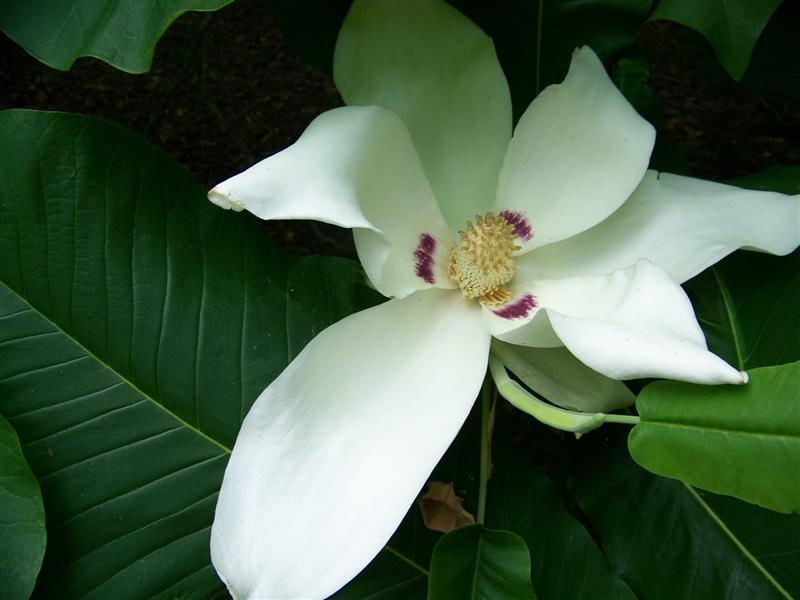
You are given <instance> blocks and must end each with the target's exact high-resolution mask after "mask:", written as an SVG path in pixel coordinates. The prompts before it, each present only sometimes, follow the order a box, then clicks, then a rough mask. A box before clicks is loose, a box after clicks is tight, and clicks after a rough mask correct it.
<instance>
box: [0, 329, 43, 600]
mask: <svg viewBox="0 0 800 600" xmlns="http://www.w3.org/2000/svg"><path fill="white" fill-rule="evenodd" d="M4 336H5V332H4ZM4 341H5V339H3V341H0V346H2V345H3V342H4ZM0 506H2V507H3V510H2V512H0V589H2V590H3V594H4V596H5V597H7V598H28V597H29V596H30V595H31V592H32V591H33V584H34V583H35V582H36V575H37V574H38V573H39V568H40V567H41V566H42V558H43V557H44V548H45V544H46V542H47V533H46V532H45V527H44V505H43V504H42V493H41V491H40V490H39V483H38V482H37V481H36V478H35V477H34V476H33V473H32V472H31V469H30V467H29V466H28V463H27V462H25V457H24V456H23V455H22V448H21V447H20V445H19V438H17V434H16V432H15V431H14V429H13V428H12V427H11V424H10V423H9V422H8V421H7V420H6V419H5V418H4V417H3V416H2V415H0Z"/></svg>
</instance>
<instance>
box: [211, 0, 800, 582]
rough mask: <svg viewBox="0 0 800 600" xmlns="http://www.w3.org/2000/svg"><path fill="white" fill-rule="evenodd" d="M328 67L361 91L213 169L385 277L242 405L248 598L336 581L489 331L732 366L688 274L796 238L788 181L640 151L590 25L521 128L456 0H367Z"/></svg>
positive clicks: (224, 568)
mask: <svg viewBox="0 0 800 600" xmlns="http://www.w3.org/2000/svg"><path fill="white" fill-rule="evenodd" d="M335 79H336V83H337V85H338V87H339V90H340V91H341V93H342V95H343V97H344V99H345V101H346V102H347V103H348V104H349V106H348V107H345V108H339V109H335V110H332V111H329V112H327V113H324V114H322V115H320V116H319V117H318V118H317V119H315V120H314V122H313V123H311V125H310V126H309V127H308V129H307V130H306V131H305V133H304V134H303V135H302V136H301V138H300V139H299V140H298V141H297V143H295V144H294V145H293V146H291V147H290V148H287V149H286V150H284V151H283V152H280V153H278V154H277V155H275V156H272V157H270V158H267V159H266V160H264V161H262V162H260V163H258V164H257V165H255V166H253V167H252V168H250V169H248V170H247V171H245V172H244V173H241V174H240V175H237V176H236V177H233V178H232V179H230V180H228V181H226V182H224V183H221V184H220V185H218V186H217V187H216V188H214V189H213V190H212V191H211V192H210V193H209V198H210V199H211V200H212V201H213V202H215V203H216V204H218V205H220V206H222V207H224V208H233V209H236V210H241V209H247V210H249V211H250V212H252V213H253V214H255V215H257V216H259V217H261V218H264V219H316V220H320V221H324V222H327V223H333V224H336V225H340V226H342V227H350V228H353V235H354V237H355V242H356V247H357V250H358V255H359V258H360V260H361V263H362V265H363V266H364V269H365V271H366V273H367V275H368V276H369V278H370V280H371V281H372V283H373V284H374V285H375V287H376V288H377V289H378V290H379V291H380V292H381V293H383V294H384V295H386V296H388V297H391V298H393V299H392V300H390V301H388V302H386V303H385V304H382V305H380V306H377V307H375V308H372V309H369V310H365V311H363V312H360V313H357V314H354V315H352V316H350V317H348V318H346V319H344V320H342V321H340V322H339V323H336V324H335V325H332V326H331V327H329V328H328V329H326V330H325V331H324V332H322V333H321V334H320V335H319V336H317V337H316V338H315V339H314V340H313V341H312V342H311V343H310V344H309V345H308V346H307V347H306V348H305V349H304V350H303V351H302V352H301V353H300V355H299V356H298V357H297V358H296V359H295V360H294V361H293V362H292V363H291V364H290V365H289V366H288V367H287V368H286V370H285V371H284V372H283V373H282V374H281V375H280V376H279V377H278V378H277V379H276V380H275V381H274V382H273V383H272V384H271V385H270V386H269V387H268V388H267V389H266V390H265V391H264V392H263V393H262V394H261V396H260V397H259V398H258V400H257V401H256V403H255V404H254V405H253V408H252V409H251V411H250V413H249V414H248V416H247V418H246V419H245V421H244V424H243V426H242V430H241V432H240V434H239V437H238V439H237V442H236V446H235V448H234V450H233V454H232V456H231V460H230V463H229V464H228V468H227V471H226V473H225V480H224V483H223V486H222V491H221V493H220V497H219V502H218V504H217V512H216V518H215V521H214V526H213V529H212V538H211V552H212V558H213V562H214V566H215V567H216V569H217V571H218V572H219V574H220V575H221V576H222V577H223V579H224V580H225V581H226V583H227V584H228V586H229V588H230V589H231V591H232V592H233V593H234V594H235V595H236V597H238V598H250V597H257V598H316V597H324V596H328V595H330V594H332V593H333V592H335V591H336V590H337V589H339V588H340V587H341V586H342V585H344V584H345V583H347V582H348V581H349V580H350V579H351V578H352V577H354V576H355V575H356V574H357V573H358V572H359V571H360V570H361V569H363V568H364V566H366V565H367V563H369V561H370V560H371V559H372V558H373V557H374V556H375V555H376V554H377V553H378V552H379V551H380V549H381V548H382V547H383V546H384V544H385V543H386V541H387V540H388V539H389V537H390V536H391V534H392V533H393V532H394V530H395V528H396V527H397V525H398V523H399V522H400V520H401V519H402V517H403V516H404V514H405V512H406V511H407V509H408V507H409V506H410V505H411V503H412V502H413V501H414V498H415V497H416V495H417V493H418V492H419V490H420V488H421V487H422V486H423V484H424V483H425V481H426V478H427V477H428V475H429V474H430V472H431V470H432V468H433V467H434V466H435V465H436V463H437V461H438V460H439V458H440V457H441V456H442V454H443V453H444V451H445V450H446V448H447V447H448V445H449V444H450V442H451V441H452V439H453V438H454V436H455V435H456V433H457V432H458V430H459V428H460V426H461V424H462V423H463V421H464V419H465V418H466V416H467V414H468V412H469V410H470V406H471V405H472V403H473V401H474V399H475V397H476V395H477V393H478V391H479V388H480V386H481V382H482V380H483V377H484V374H485V372H486V365H487V357H488V355H489V344H490V340H491V338H492V336H494V337H496V338H499V339H502V340H505V341H508V342H511V343H513V344H519V345H527V346H537V347H553V346H562V345H563V346H566V347H567V348H568V349H569V351H570V352H571V353H572V354H574V356H576V357H577V358H578V359H580V360H581V361H582V362H583V363H585V364H586V365H589V366H590V367H591V368H592V369H594V370H596V371H598V372H599V373H602V374H604V375H606V376H609V377H612V378H615V379H627V378H634V377H666V378H672V379H681V380H685V381H693V382H699V383H741V382H742V381H743V379H742V377H743V376H742V374H740V373H739V372H738V371H736V370H735V369H734V368H732V367H731V366H729V365H727V364H726V363H725V362H723V361H722V360H721V359H719V358H718V357H716V356H714V355H713V354H711V353H709V352H708V351H707V350H706V344H705V339H704V337H703V334H702V332H701V329H700V327H699V326H698V324H697V322H696V320H695V317H694V313H693V310H692V307H691V305H690V303H689V300H688V299H687V297H686V295H685V293H684V292H683V290H682V289H681V287H680V285H679V284H680V283H681V282H683V281H685V280H686V279H688V278H690V277H692V276H693V275H695V274H697V273H699V272H701V271H702V270H703V269H705V268H706V267H708V266H709V265H711V264H713V263H714V262H716V261H718V260H719V259H721V258H722V257H723V256H725V255H727V254H728V253H730V252H731V251H733V250H734V249H736V248H739V247H747V248H750V249H757V250H762V251H767V252H772V253H775V254H785V253H788V252H790V251H792V250H793V249H794V248H795V247H796V246H797V245H798V243H800V201H798V197H788V196H784V195H781V194H774V193H764V192H752V191H745V190H740V189H737V188H734V187H730V186H726V185H720V184H715V183H710V182H706V181H699V180H695V179H689V178H686V177H678V176H675V175H667V174H658V173H655V172H652V171H647V165H648V162H649V158H650V153H651V150H652V148H653V143H654V136H655V134H654V130H653V128H652V127H651V126H650V125H649V124H648V123H647V122H646V121H644V120H643V119H642V118H641V117H639V116H638V115H637V114H636V113H635V111H634V110H633V108H632V107H631V106H630V105H629V104H628V102H627V101H626V100H625V99H624V98H623V96H622V95H621V94H620V93H619V91H618V90H617V89H616V88H615V87H614V85H613V84H612V83H611V81H610V80H609V78H608V76H607V75H606V72H605V70H604V68H603V66H602V64H601V63H600V61H599V60H598V59H597V57H596V56H595V55H594V53H593V52H592V51H591V50H590V49H589V48H582V49H580V50H578V51H577V52H576V53H575V55H574V56H573V59H572V65H571V67H570V70H569V74H568V75H567V77H566V79H565V80H564V82H563V83H562V84H560V85H553V86H550V87H549V88H547V89H545V90H544V91H543V92H542V93H541V94H540V95H539V96H538V97H537V98H536V100H535V101H534V102H533V103H532V104H531V106H530V107H529V108H528V110H527V111H526V112H525V114H524V116H523V117H522V119H521V120H520V122H519V124H518V125H517V127H516V130H515V131H514V136H513V138H512V137H511V102H510V98H509V93H508V87H507V84H506V81H505V78H504V76H503V73H502V71H501V69H500V66H499V64H498V62H497V58H496V56H495V53H494V49H493V46H492V43H491V41H490V40H489V39H488V38H487V37H486V36H485V35H484V34H483V33H482V32H481V31H480V30H479V29H478V28H477V27H476V26H475V25H473V24H472V23H471V22H470V21H468V20H467V19H466V18H465V17H463V16H462V15H460V14H459V13H458V12H457V11H455V10H454V9H452V8H450V7H449V6H448V5H446V4H444V3H443V2H439V1H427V2H414V3H410V2H367V1H359V0H357V1H356V2H355V4H354V5H353V8H352V9H351V11H350V13H349V15H348V17H347V19H346V21H345V23H344V25H343V28H342V31H341V33H340V36H339V40H338V44H337V48H336V56H335ZM476 215H480V217H478V218H477V219H476ZM468 220H472V224H471V225H468V224H467V221H468ZM459 230H460V231H462V232H463V233H462V235H461V237H459V236H458V235H454V234H455V232H457V231H459ZM565 356H566V353H565ZM556 375H557V374H556ZM598 377H599V375H598Z"/></svg>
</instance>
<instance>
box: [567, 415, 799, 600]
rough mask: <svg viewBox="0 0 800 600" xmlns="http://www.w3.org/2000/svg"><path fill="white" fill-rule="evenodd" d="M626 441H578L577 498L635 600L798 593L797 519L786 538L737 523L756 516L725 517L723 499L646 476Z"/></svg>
mask: <svg viewBox="0 0 800 600" xmlns="http://www.w3.org/2000/svg"><path fill="white" fill-rule="evenodd" d="M625 435H626V432H624V431H620V430H616V431H607V432H605V433H604V432H603V431H602V430H599V431H598V432H594V433H591V434H589V435H587V436H585V438H584V439H582V440H581V449H580V452H579V453H578V455H577V456H576V457H575V459H576V461H578V464H579V467H578V469H577V470H576V471H575V473H574V492H575V496H576V498H577V499H578V502H579V503H580V507H581V509H582V510H583V512H584V513H585V515H586V517H587V518H588V519H589V520H590V521H591V523H592V526H593V527H594V528H595V531H596V532H597V535H598V536H599V538H600V539H601V540H602V544H603V550H604V552H605V554H606V556H607V557H608V560H609V562H610V563H611V566H612V567H613V568H614V570H615V571H616V572H617V573H619V575H620V576H621V577H622V578H623V579H624V580H625V582H626V583H627V584H628V585H629V586H630V587H631V589H632V590H633V591H634V593H635V594H636V596H637V597H640V598H730V599H735V600H748V599H751V598H760V599H762V598H763V599H772V598H784V599H786V598H790V597H792V596H793V595H796V594H797V592H798V591H800V587H798V585H799V584H800V582H798V580H797V579H798V578H797V575H796V569H792V567H791V565H792V564H796V562H795V561H796V560H797V556H798V551H800V543H798V541H797V540H798V538H797V537H793V536H792V533H791V532H792V529H791V528H793V531H794V532H795V533H796V532H797V531H798V529H797V522H796V520H795V519H790V520H788V521H787V523H786V525H784V526H785V527H787V529H786V530H784V531H781V530H780V529H778V530H775V529H772V530H769V529H764V530H753V529H752V528H751V527H750V523H747V522H743V523H735V521H736V520H737V519H743V520H746V519H750V518H753V517H754V516H756V515H754V514H753V513H752V512H751V511H748V510H744V511H737V510H736V509H735V508H733V509H732V510H729V511H727V512H722V511H720V510H719V509H718V506H719V501H720V500H722V501H723V502H724V501H725V499H724V498H721V497H719V496H714V495H713V494H707V493H705V492H701V491H699V490H695V489H694V488H693V487H691V486H689V485H687V484H685V483H683V482H680V481H676V480H674V479H667V478H664V477H657V476H655V475H653V474H651V473H649V472H648V471H645V470H644V469H642V468H641V467H639V466H638V465H637V464H636V463H634V462H633V461H632V460H631V459H630V457H629V456H628V452H627V449H626V447H625ZM761 510H763V509H761ZM763 512H764V513H765V514H767V515H769V514H771V515H776V516H778V517H786V515H779V514H778V513H769V511H763ZM759 514H760V513H759ZM790 516H791V517H796V516H797V515H790ZM723 517H724V518H725V519H731V520H732V521H734V522H732V523H730V524H729V523H727V522H726V520H724V518H723ZM781 521H783V519H780V520H779V522H781ZM776 524H777V523H776V522H775V520H774V519H769V518H766V517H765V518H764V519H762V521H761V525H762V526H763V525H768V526H772V527H774V526H775V525H776ZM771 531H775V534H774V535H773V533H771ZM779 554H780V555H783V556H778V555H779ZM776 563H777V565H779V566H781V568H776ZM787 566H788V572H787Z"/></svg>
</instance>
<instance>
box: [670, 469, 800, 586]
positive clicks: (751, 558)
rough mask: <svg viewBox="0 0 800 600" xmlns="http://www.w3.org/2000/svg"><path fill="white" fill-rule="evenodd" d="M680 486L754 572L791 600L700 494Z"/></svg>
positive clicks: (685, 485)
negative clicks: (754, 569) (750, 565)
mask: <svg viewBox="0 0 800 600" xmlns="http://www.w3.org/2000/svg"><path fill="white" fill-rule="evenodd" d="M681 484H682V485H683V486H684V487H685V488H686V491H687V492H689V495H690V496H691V497H692V499H693V500H694V501H695V502H696V503H697V504H698V505H699V506H700V507H701V508H702V509H703V510H705V511H706V513H707V514H708V516H709V517H711V520H712V521H714V524H715V525H716V526H717V527H719V529H720V531H722V533H723V535H725V536H726V537H727V538H728V539H730V540H731V542H733V544H734V545H735V546H736V548H737V549H738V550H739V551H740V552H741V553H742V555H743V556H744V557H745V558H746V559H747V560H748V561H750V563H752V565H753V566H754V567H755V568H756V570H758V571H759V572H760V573H761V574H762V575H763V576H764V578H765V579H766V580H767V581H768V582H769V583H770V584H771V585H772V586H773V587H774V588H775V591H777V592H778V593H779V594H781V595H782V596H783V597H784V598H787V600H792V596H791V595H790V594H789V592H787V591H786V590H785V589H784V588H783V586H782V585H781V584H780V583H778V581H777V580H776V579H775V577H773V576H772V573H770V572H769V571H768V570H767V569H766V567H764V565H762V564H761V562H760V561H759V560H758V559H757V558H756V557H755V556H754V555H753V554H752V553H751V552H750V550H748V549H747V547H746V546H745V545H744V544H743V543H742V541H741V540H740V539H739V538H738V537H736V534H734V533H733V532H732V531H731V530H730V529H729V528H728V526H727V525H726V524H725V522H724V521H723V520H722V519H720V518H719V516H717V513H715V512H714V510H713V509H712V508H711V507H710V506H709V505H708V503H707V502H706V501H705V500H703V498H702V496H700V494H698V493H697V491H696V490H695V489H694V488H693V487H692V486H691V485H689V484H688V483H686V482H685V481H681Z"/></svg>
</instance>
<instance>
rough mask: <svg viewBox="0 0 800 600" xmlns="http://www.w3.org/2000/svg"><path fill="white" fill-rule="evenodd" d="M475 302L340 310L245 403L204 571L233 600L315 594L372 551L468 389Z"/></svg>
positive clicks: (480, 338) (413, 301)
mask: <svg viewBox="0 0 800 600" xmlns="http://www.w3.org/2000/svg"><path fill="white" fill-rule="evenodd" d="M488 352H489V335H488V334H487V333H486V331H485V329H484V328H483V325H482V323H481V319H480V313H479V311H478V310H477V309H476V307H475V305H474V303H473V304H469V303H467V302H466V301H465V300H464V299H463V297H462V296H461V294H459V293H457V292H453V291H447V290H426V291H422V292H418V293H416V294H413V295H412V296H409V297H408V298H404V299H402V300H391V301H389V302H387V303H386V304H383V305H380V306H377V307H375V308H372V309H369V310H366V311H363V312H360V313H357V314H355V315H351V316H350V317H348V318H346V319H344V320H342V321H340V322H339V323H336V324H335V325H332V326H331V327H329V328H328V329H326V330H325V331H323V332H322V333H321V334H320V335H318V336H317V337H316V338H314V340H312V341H311V343H310V344H309V345H308V346H307V347H306V348H305V349H304V350H303V351H302V352H301V353H300V354H299V355H298V357H297V358H296V359H295V360H294V361H293V362H292V363H291V364H290V365H289V367H288V368H287V369H286V370H285V371H284V372H283V373H282V374H281V375H280V377H278V378H277V379H276V380H275V381H274V382H273V383H272V384H271V385H270V386H269V387H268V388H267V389H266V390H265V391H264V392H263V393H262V394H261V396H260V397H259V398H258V400H256V403H255V404H254V405H253V408H252V409H251V411H250V413H249V414H248V415H247V418H246V419H245V421H244V423H243V425H242V430H241V432H240V433H239V437H238V439H237V441H236V446H235V447H234V450H233V454H232V455H231V459H230V462H229V463H228V467H227V470H226V472H225V479H224V481H223V484H222V491H221V492H220V496H219V501H218V503H217V509H216V516H215V519H214V525H213V528H212V531H211V556H212V560H213V563H214V567H215V568H216V569H217V571H218V572H219V574H220V575H221V577H222V578H223V579H224V580H225V581H226V583H227V584H228V586H229V588H230V589H231V590H232V591H233V592H234V593H235V595H236V597H237V598H239V599H240V600H243V599H245V598H323V597H327V596H328V595H330V594H332V593H333V592H335V591H336V590H337V589H339V588H340V587H341V586H342V585H344V584H345V583H347V582H348V581H349V580H350V579H351V578H352V577H354V576H355V575H356V574H357V573H358V572H359V571H360V570H361V569H362V568H364V566H366V565H367V563H369V561H370V560H371V559H372V558H373V557H374V556H375V555H376V554H377V553H378V552H379V551H380V549H381V548H382V547H383V546H384V544H385V543H386V541H387V540H388V539H389V537H390V535H391V534H392V533H393V532H394V530H395V528H396V527H397V525H398V524H399V523H400V521H401V519H402V518H403V516H404V514H405V513H406V511H407V509H408V507H409V506H410V505H411V503H412V502H413V501H414V498H415V497H416V495H417V493H418V492H419V490H420V488H421V487H422V486H423V484H424V483H425V481H426V479H427V477H428V475H429V474H430V472H431V470H432V469H433V467H434V466H435V465H436V463H437V461H438V460H439V458H440V457H441V456H442V454H443V453H444V451H445V450H446V449H447V447H448V445H449V444H450V442H451V441H452V439H453V438H454V437H455V435H456V433H457V432H458V430H459V428H460V427H461V424H462V423H463V421H464V419H465V418H466V416H467V414H468V413H469V410H470V407H471V405H472V403H473V401H474V399H475V397H476V396H477V394H478V391H479V389H480V386H481V382H482V380H483V377H484V374H485V371H486V363H487V357H488Z"/></svg>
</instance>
